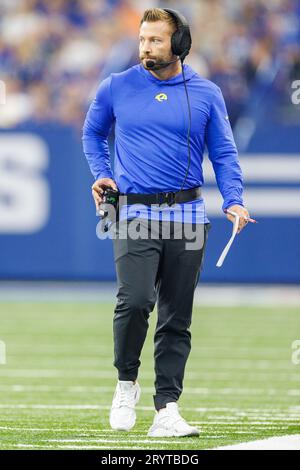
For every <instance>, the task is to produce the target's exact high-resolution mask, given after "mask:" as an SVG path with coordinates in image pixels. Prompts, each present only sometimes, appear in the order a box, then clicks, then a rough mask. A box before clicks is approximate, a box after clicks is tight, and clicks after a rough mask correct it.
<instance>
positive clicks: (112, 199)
mask: <svg viewBox="0 0 300 470" xmlns="http://www.w3.org/2000/svg"><path fill="white" fill-rule="evenodd" d="M119 194H120V192H119V191H118V190H115V189H112V188H106V189H105V190H104V192H103V195H102V202H101V204H100V206H99V209H98V211H97V215H99V216H100V217H101V218H102V219H105V218H106V217H107V216H108V214H109V209H111V208H110V206H113V207H114V208H115V210H116V211H117V208H118V202H119ZM107 230H108V225H107V223H106V224H105V227H104V231H105V232H107Z"/></svg>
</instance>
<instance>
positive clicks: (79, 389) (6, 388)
mask: <svg viewBox="0 0 300 470" xmlns="http://www.w3.org/2000/svg"><path fill="white" fill-rule="evenodd" d="M114 390H115V387H114V386H112V387H111V386H109V387H104V386H102V387H88V386H71V387H68V386H66V387H62V386H49V385H33V386H30V385H0V392H2V393H10V392H13V393H50V392H63V393H84V394H87V393H97V394H101V393H108V392H109V393H112V394H113V392H114ZM143 392H145V393H152V392H154V387H143ZM184 393H186V394H190V395H204V396H207V395H209V396H211V395H246V396H250V395H263V396H266V395H282V394H284V395H287V396H299V395H300V390H296V389H292V390H281V389H279V390H278V389H274V388H273V389H265V388H260V389H254V388H230V387H228V388H204V387H202V388H199V387H193V388H191V387H185V388H184Z"/></svg>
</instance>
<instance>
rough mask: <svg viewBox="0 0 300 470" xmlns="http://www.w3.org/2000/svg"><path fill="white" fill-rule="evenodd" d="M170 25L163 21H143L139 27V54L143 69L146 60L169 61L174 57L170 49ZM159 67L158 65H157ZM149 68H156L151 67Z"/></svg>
mask: <svg viewBox="0 0 300 470" xmlns="http://www.w3.org/2000/svg"><path fill="white" fill-rule="evenodd" d="M172 33H173V29H172V26H171V25H169V24H168V23H166V22H165V21H155V22H151V23H150V22H148V21H144V22H143V23H142V25H141V28H140V35H139V44H140V45H139V54H140V60H141V62H142V64H143V66H144V68H145V69H148V68H147V65H146V60H149V59H153V60H155V61H156V62H169V61H171V60H172V59H174V57H175V56H174V55H173V53H172V51H171V36H172ZM158 68H159V67H158ZM151 70H157V68H156V67H152V69H151Z"/></svg>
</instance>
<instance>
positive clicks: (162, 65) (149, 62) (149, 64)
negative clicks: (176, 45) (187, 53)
mask: <svg viewBox="0 0 300 470" xmlns="http://www.w3.org/2000/svg"><path fill="white" fill-rule="evenodd" d="M178 60H180V57H177V59H175V60H171V61H169V62H155V60H151V59H149V60H147V61H146V65H147V67H148V69H152V68H153V67H155V66H156V65H158V66H159V67H160V68H161V69H163V68H165V67H168V66H169V65H171V64H174V63H175V62H177V61H178Z"/></svg>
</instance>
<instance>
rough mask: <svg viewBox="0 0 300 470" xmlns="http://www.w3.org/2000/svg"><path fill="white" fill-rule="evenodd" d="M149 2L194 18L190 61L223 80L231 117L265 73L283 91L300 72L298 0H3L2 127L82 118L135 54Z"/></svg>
mask: <svg viewBox="0 0 300 470" xmlns="http://www.w3.org/2000/svg"><path fill="white" fill-rule="evenodd" d="M150 7H170V8H175V9H178V10H180V11H181V12H182V13H183V14H184V15H185V16H186V17H187V18H188V20H189V22H190V24H191V29H192V37H193V49H192V52H191V54H190V55H189V56H188V58H187V63H189V64H190V65H191V66H192V67H193V68H194V69H195V70H196V71H197V72H198V73H200V74H201V75H202V76H204V77H206V78H209V79H210V80H213V81H214V82H215V83H217V84H218V85H219V86H220V87H221V88H222V91H223V93H224V95H225V99H226V103H227V107H228V110H229V114H230V118H231V122H232V123H233V124H234V123H235V122H236V120H237V119H238V117H239V116H240V115H241V113H243V110H244V109H245V106H246V103H247V101H248V100H249V97H250V96H251V90H252V89H253V87H255V86H256V85H257V83H258V82H259V81H263V82H265V83H273V84H275V86H277V87H278V90H279V91H280V90H282V89H284V88H286V87H288V86H290V82H291V80H293V79H297V78H298V79H300V47H299V44H300V21H299V20H300V2H299V1H297V0H240V1H238V0H190V1H189V0H185V1H183V0H178V1H176V0H171V1H168V0H164V1H160V0H51V1H49V0H0V80H1V81H3V82H5V84H6V96H7V99H6V105H5V106H0V127H12V126H14V125H18V124H20V123H23V122H25V121H38V122H43V121H56V122H57V121H58V122H61V123H65V124H67V125H69V124H71V125H74V126H76V127H81V126H82V122H83V119H84V116H85V113H86V110H87V107H88V105H89V102H90V100H91V99H92V97H93V95H94V93H95V90H96V88H97V85H98V83H99V81H100V80H102V79H103V78H105V77H106V76H107V75H109V73H111V72H118V71H122V70H125V69H126V68H128V67H130V66H132V65H134V64H136V63H137V62H138V31H139V22H140V18H141V15H142V13H143V11H144V10H145V9H146V8H150Z"/></svg>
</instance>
